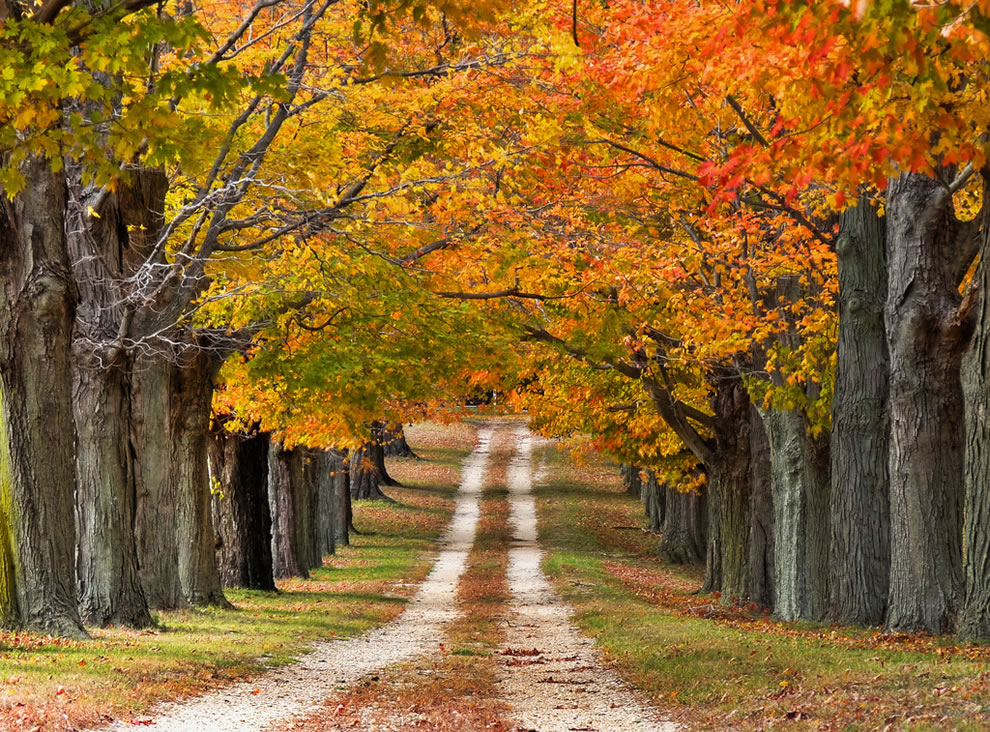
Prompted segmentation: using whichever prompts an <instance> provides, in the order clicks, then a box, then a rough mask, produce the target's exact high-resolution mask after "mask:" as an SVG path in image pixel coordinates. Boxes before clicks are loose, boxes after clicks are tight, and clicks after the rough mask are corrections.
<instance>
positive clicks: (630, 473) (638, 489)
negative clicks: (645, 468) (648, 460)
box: [619, 463, 643, 498]
mask: <svg viewBox="0 0 990 732" xmlns="http://www.w3.org/2000/svg"><path fill="white" fill-rule="evenodd" d="M619 473H621V474H622V485H623V486H625V489H626V493H628V494H629V495H630V496H636V497H637V498H639V497H640V494H641V493H642V492H643V479H642V477H641V476H640V467H639V466H638V465H631V464H629V463H622V464H621V465H619Z"/></svg>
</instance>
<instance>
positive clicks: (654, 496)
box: [639, 470, 667, 531]
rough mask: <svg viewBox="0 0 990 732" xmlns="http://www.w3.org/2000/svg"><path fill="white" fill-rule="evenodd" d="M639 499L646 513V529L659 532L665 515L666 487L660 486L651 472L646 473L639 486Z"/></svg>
mask: <svg viewBox="0 0 990 732" xmlns="http://www.w3.org/2000/svg"><path fill="white" fill-rule="evenodd" d="M639 497H640V500H642V501H643V508H644V509H645V511H646V522H647V523H646V527H647V529H649V530H650V531H660V529H662V528H663V523H664V520H665V519H666V515H667V486H666V484H663V485H661V484H660V481H658V480H657V474H656V473H655V472H653V471H652V470H649V471H647V473H646V480H644V481H642V484H641V485H640V492H639Z"/></svg>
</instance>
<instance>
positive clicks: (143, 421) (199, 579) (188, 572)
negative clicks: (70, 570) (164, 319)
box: [133, 335, 227, 609]
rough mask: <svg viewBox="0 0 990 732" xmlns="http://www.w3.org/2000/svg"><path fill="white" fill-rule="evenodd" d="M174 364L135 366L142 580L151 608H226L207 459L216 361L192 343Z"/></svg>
mask: <svg viewBox="0 0 990 732" xmlns="http://www.w3.org/2000/svg"><path fill="white" fill-rule="evenodd" d="M181 337H182V336H181V335H176V338H181ZM177 359H178V362H177V363H171V362H169V361H168V360H164V361H162V360H159V361H157V362H155V363H150V362H147V361H144V362H140V363H139V366H138V368H137V369H136V374H135V378H136V381H137V389H136V391H137V397H136V400H135V405H139V406H140V412H139V413H138V412H137V409H136V410H135V411H136V414H135V418H134V420H133V422H134V429H135V435H136V437H135V443H136V447H137V462H138V496H139V501H138V503H139V511H138V530H137V534H138V547H139V551H138V558H139V562H140V567H141V577H142V581H143V583H144V587H145V591H146V593H147V594H148V596H149V601H150V602H151V604H152V607H156V608H159V609H167V608H176V607H187V606H190V605H193V606H204V605H220V606H225V605H227V600H226V598H224V596H223V590H222V588H221V584H220V574H219V570H218V568H217V559H216V536H215V535H214V533H213V516H212V511H211V501H210V475H209V457H208V452H209V441H210V438H209V424H210V410H211V405H212V401H213V391H214V379H215V377H216V372H217V369H218V368H219V365H220V362H219V359H218V358H217V356H216V354H214V353H211V352H209V351H206V350H198V349H197V348H196V347H195V346H194V345H192V344H190V348H189V349H188V350H186V352H185V353H183V354H177Z"/></svg>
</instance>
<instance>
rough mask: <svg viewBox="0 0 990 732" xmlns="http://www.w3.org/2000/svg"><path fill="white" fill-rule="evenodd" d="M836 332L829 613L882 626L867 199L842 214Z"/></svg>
mask: <svg viewBox="0 0 990 732" xmlns="http://www.w3.org/2000/svg"><path fill="white" fill-rule="evenodd" d="M836 253H837V255H838V265H839V298H838V299H839V335H838V349H837V354H836V373H835V395H834V397H833V399H832V475H831V482H832V485H831V506H830V514H831V530H832V537H831V547H830V564H831V571H830V575H829V592H830V602H829V617H830V618H831V619H832V620H834V621H835V622H838V623H843V624H854V625H879V624H880V623H882V622H883V619H884V615H885V613H886V611H887V594H888V590H889V578H890V506H889V498H888V495H889V491H890V488H889V480H888V472H887V471H888V465H887V463H888V433H889V430H890V423H889V421H888V414H887V406H888V405H887V399H888V393H889V374H890V363H889V359H888V356H887V339H886V332H885V329H884V318H883V309H884V302H885V300H886V297H887V242H886V227H885V222H884V219H882V218H881V217H880V216H878V214H877V210H876V209H875V208H874V207H873V206H872V204H871V203H870V201H869V200H867V199H865V198H864V199H861V200H860V202H859V204H858V205H857V206H855V207H854V208H850V209H849V210H847V211H846V212H845V213H843V214H842V217H841V223H840V232H839V240H838V244H837V246H836Z"/></svg>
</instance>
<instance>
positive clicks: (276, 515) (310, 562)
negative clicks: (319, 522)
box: [268, 443, 322, 578]
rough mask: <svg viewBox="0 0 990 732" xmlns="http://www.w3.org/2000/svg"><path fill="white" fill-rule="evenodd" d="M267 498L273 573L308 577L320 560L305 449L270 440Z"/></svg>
mask: <svg viewBox="0 0 990 732" xmlns="http://www.w3.org/2000/svg"><path fill="white" fill-rule="evenodd" d="M268 456H269V457H268V500H269V506H270V507H271V512H272V559H273V562H274V566H275V576H276V577H277V578H281V577H309V570H310V569H312V568H313V567H315V566H319V564H321V563H322V557H319V556H318V554H319V553H318V552H317V551H316V547H315V543H314V542H315V535H316V531H315V529H314V526H315V514H314V510H313V509H314V507H315V506H314V504H315V500H314V498H315V493H316V491H315V490H314V483H313V480H312V471H311V468H310V467H309V466H307V464H306V463H307V456H306V450H304V449H303V448H296V449H294V450H288V451H287V450H284V449H283V448H282V446H281V445H279V444H277V443H272V446H271V449H270V450H269V452H268Z"/></svg>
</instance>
